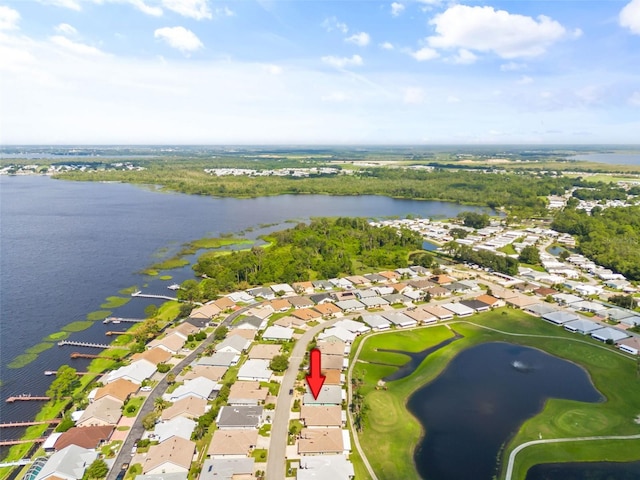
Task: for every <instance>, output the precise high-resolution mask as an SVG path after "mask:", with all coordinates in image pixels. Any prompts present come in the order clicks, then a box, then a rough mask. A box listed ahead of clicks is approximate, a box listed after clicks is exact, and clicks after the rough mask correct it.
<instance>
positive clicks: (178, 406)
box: [161, 397, 207, 421]
mask: <svg viewBox="0 0 640 480" xmlns="http://www.w3.org/2000/svg"><path fill="white" fill-rule="evenodd" d="M206 411H207V401H206V400H205V399H204V398H199V397H187V398H183V399H182V400H178V401H177V402H176V403H174V404H173V405H171V406H170V407H169V408H165V409H164V410H163V411H162V417H161V418H162V420H164V421H168V420H173V419H174V418H176V417H185V418H191V419H192V420H196V419H197V418H198V417H200V416H202V415H204V413H205V412H206Z"/></svg>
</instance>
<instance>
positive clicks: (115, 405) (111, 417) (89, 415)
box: [76, 397, 122, 427]
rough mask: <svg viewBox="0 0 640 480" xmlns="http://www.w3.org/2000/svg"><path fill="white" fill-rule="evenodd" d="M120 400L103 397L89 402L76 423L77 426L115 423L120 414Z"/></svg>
mask: <svg viewBox="0 0 640 480" xmlns="http://www.w3.org/2000/svg"><path fill="white" fill-rule="evenodd" d="M121 407H122V402H121V401H119V400H115V399H113V398H110V397H103V398H101V399H100V400H96V401H95V402H93V403H90V404H89V406H88V407H87V408H86V410H85V411H84V412H83V414H82V416H81V417H80V419H79V420H78V422H77V423H76V426H77V427H91V426H101V425H116V424H117V423H118V420H120V417H121V416H122V410H121Z"/></svg>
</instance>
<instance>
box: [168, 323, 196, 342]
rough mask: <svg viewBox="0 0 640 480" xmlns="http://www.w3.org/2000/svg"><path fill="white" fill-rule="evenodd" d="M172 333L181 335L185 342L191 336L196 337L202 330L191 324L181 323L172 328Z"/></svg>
mask: <svg viewBox="0 0 640 480" xmlns="http://www.w3.org/2000/svg"><path fill="white" fill-rule="evenodd" d="M171 331H172V332H175V333H177V334H179V335H181V336H182V337H183V338H184V339H185V340H187V339H188V338H189V335H195V334H196V333H198V332H199V331H200V329H199V328H198V327H196V326H195V325H193V324H191V323H188V322H181V323H179V324H178V325H176V326H175V327H174V328H172V329H171Z"/></svg>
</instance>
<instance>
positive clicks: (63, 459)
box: [34, 445, 98, 480]
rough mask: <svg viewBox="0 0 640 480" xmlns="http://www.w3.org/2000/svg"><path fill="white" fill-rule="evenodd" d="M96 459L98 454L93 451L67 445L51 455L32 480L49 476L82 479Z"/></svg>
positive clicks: (72, 479) (73, 479) (66, 479)
mask: <svg viewBox="0 0 640 480" xmlns="http://www.w3.org/2000/svg"><path fill="white" fill-rule="evenodd" d="M96 458H98V453H97V452H95V451H94V450H87V449H86V448H82V447H79V446H77V445H69V446H68V447H65V448H63V449H62V450H60V451H58V452H56V453H54V454H53V455H51V457H49V460H47V463H45V464H44V466H43V467H42V470H40V473H38V476H37V477H35V479H34V480H40V479H43V478H46V477H50V476H56V477H58V478H62V479H65V480H76V479H78V478H82V475H83V474H84V471H85V469H86V468H87V467H88V466H89V465H91V463H92V462H93V461H94V460H95V459H96Z"/></svg>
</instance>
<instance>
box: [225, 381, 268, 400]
mask: <svg viewBox="0 0 640 480" xmlns="http://www.w3.org/2000/svg"><path fill="white" fill-rule="evenodd" d="M267 395H269V389H268V388H260V382H243V381H237V382H234V384H233V385H231V390H230V392H229V399H228V403H229V405H261V404H263V403H264V401H265V400H266V399H267Z"/></svg>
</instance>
